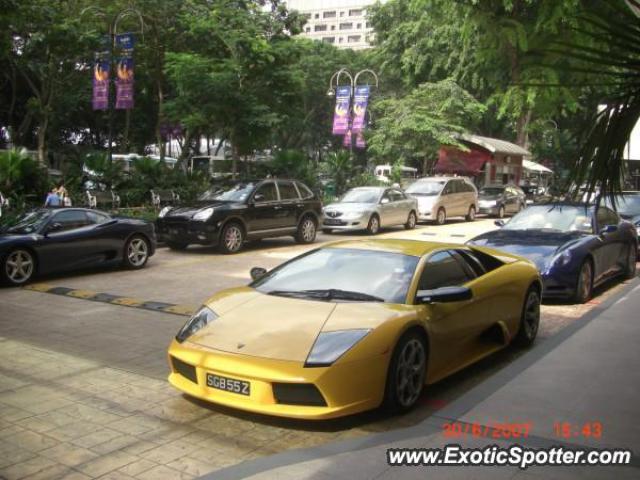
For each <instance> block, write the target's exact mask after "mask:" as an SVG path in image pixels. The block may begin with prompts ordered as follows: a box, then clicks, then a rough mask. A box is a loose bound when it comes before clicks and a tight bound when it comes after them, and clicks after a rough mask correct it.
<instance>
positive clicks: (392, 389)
mask: <svg viewBox="0 0 640 480" xmlns="http://www.w3.org/2000/svg"><path fill="white" fill-rule="evenodd" d="M426 372H427V346H426V343H425V340H424V338H423V337H422V336H421V335H420V334H419V333H418V332H417V331H415V330H411V331H409V332H407V333H405V334H404V335H403V336H402V337H401V338H400V340H399V341H398V344H397V345H396V348H395V349H394V351H393V356H392V357H391V362H390V363H389V370H388V372H387V383H386V387H385V395H384V401H383V406H384V408H385V409H386V410H388V411H389V412H392V413H404V412H407V411H409V410H411V409H412V408H413V407H414V406H415V404H416V403H417V401H418V399H419V398H420V395H421V394H422V389H423V387H424V381H425V376H426Z"/></svg>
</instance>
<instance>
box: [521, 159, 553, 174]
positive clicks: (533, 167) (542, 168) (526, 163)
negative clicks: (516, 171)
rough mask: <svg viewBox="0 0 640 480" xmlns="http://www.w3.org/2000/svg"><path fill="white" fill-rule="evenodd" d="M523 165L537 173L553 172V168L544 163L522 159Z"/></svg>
mask: <svg viewBox="0 0 640 480" xmlns="http://www.w3.org/2000/svg"><path fill="white" fill-rule="evenodd" d="M522 167H523V168H524V169H525V170H528V171H530V172H536V173H553V170H551V169H550V168H547V167H545V166H544V165H540V164H539V163H537V162H532V161H531V160H522Z"/></svg>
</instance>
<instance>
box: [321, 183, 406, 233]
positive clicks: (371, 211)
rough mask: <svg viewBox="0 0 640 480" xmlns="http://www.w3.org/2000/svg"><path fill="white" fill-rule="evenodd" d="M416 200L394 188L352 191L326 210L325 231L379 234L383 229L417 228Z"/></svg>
mask: <svg viewBox="0 0 640 480" xmlns="http://www.w3.org/2000/svg"><path fill="white" fill-rule="evenodd" d="M417 211H418V203H417V200H416V199H415V198H413V197H409V196H407V195H405V193H404V192H403V191H402V190H400V189H399V188H395V187H391V188H389V187H359V188H352V189H351V190H349V191H348V192H347V193H345V194H344V196H343V197H342V198H341V199H340V201H339V202H336V203H332V204H330V205H327V206H326V207H325V208H324V209H323V213H324V215H323V220H322V231H323V232H325V233H329V232H331V231H332V230H367V231H368V232H369V233H370V234H376V233H378V231H380V228H382V227H389V226H391V225H404V227H405V228H406V229H412V228H415V226H416V220H417V216H416V212H417Z"/></svg>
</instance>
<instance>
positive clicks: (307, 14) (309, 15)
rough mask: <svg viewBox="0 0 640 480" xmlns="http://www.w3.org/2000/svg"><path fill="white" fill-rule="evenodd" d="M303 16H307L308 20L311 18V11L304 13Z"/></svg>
mask: <svg viewBox="0 0 640 480" xmlns="http://www.w3.org/2000/svg"><path fill="white" fill-rule="evenodd" d="M302 16H303V17H304V18H306V19H307V20H311V14H310V13H303V14H302Z"/></svg>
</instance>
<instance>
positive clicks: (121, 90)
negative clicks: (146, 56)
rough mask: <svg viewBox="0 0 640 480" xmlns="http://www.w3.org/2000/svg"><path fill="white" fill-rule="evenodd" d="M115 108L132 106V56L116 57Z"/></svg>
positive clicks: (127, 108)
mask: <svg viewBox="0 0 640 480" xmlns="http://www.w3.org/2000/svg"><path fill="white" fill-rule="evenodd" d="M116 73H117V75H118V76H117V78H116V108H117V109H119V110H129V109H131V108H133V58H120V59H118V63H117V68H116Z"/></svg>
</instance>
